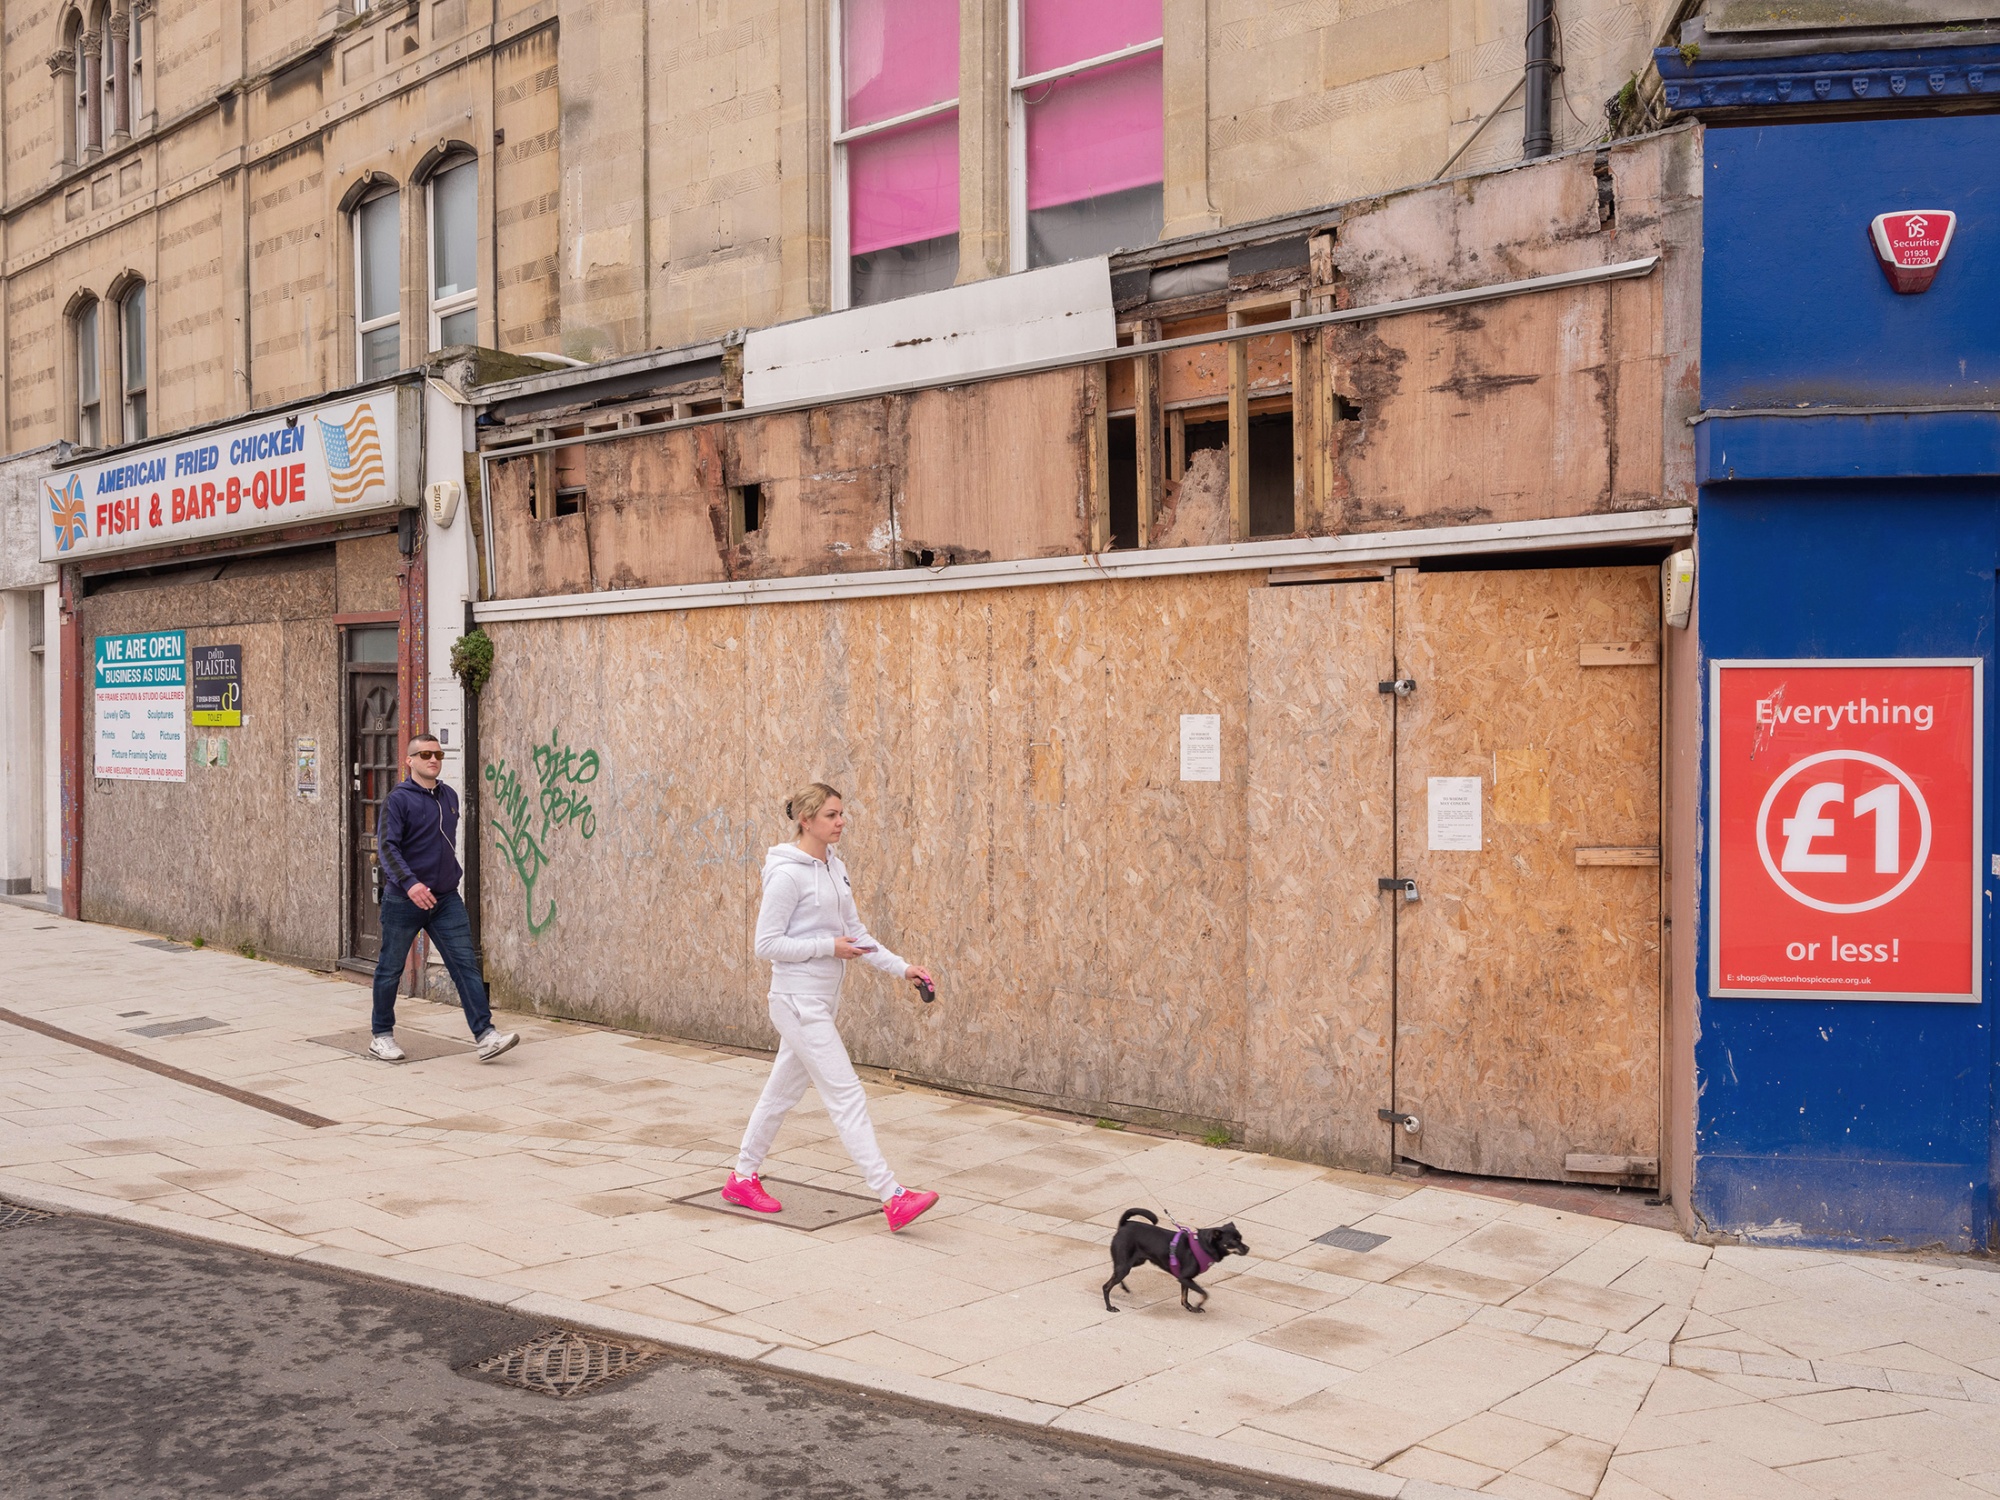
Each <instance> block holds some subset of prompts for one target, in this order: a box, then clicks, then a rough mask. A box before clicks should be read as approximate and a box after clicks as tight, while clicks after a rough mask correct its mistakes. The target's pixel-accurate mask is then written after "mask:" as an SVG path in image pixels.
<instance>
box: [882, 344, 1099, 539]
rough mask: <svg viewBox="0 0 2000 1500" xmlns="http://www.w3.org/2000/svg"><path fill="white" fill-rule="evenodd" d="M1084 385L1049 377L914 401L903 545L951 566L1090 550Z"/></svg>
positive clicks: (901, 511) (901, 518) (1082, 377)
mask: <svg viewBox="0 0 2000 1500" xmlns="http://www.w3.org/2000/svg"><path fill="white" fill-rule="evenodd" d="M1090 380H1091V375H1090V373H1089V372H1088V371H1086V370H1082V369H1076V370H1054V371H1050V372H1049V373H1047V374H1044V375H1028V376H1023V377H1021V378H1019V379H1014V380H999V381H987V382H984V383H982V384H978V385H970V386H954V387H951V388H949V389H946V390H936V391H920V392H918V393H917V394H915V395H913V396H911V397H910V398H909V416H908V433H909V439H908V448H907V458H906V467H905V478H904V487H903V493H902V496H901V498H900V499H899V501H898V503H897V507H896V516H897V527H896V529H897V531H898V532H899V533H900V535H901V538H902V545H903V546H904V547H905V548H906V549H910V550H915V551H930V552H933V553H935V554H936V556H937V558H938V560H939V561H946V560H949V561H952V562H986V561H999V560H1004V559H1008V558H1019V557H1061V556H1064V555H1068V554H1074V553H1078V552H1083V551H1086V550H1088V547H1089V539H1090V471H1089V438H1088V428H1089V424H1090V394H1089V390H1090Z"/></svg>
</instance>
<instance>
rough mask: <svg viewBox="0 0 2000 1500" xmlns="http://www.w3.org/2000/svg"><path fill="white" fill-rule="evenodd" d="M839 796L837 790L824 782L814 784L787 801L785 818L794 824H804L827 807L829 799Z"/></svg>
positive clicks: (802, 789) (803, 788)
mask: <svg viewBox="0 0 2000 1500" xmlns="http://www.w3.org/2000/svg"><path fill="white" fill-rule="evenodd" d="M838 796H840V792H839V790H838V789H837V788H835V787H830V786H828V785H827V784H826V783H825V782H824V781H815V782H812V783H810V784H809V785H807V786H803V787H801V788H799V790H797V791H796V792H793V793H792V795H791V796H789V797H787V798H786V799H785V816H786V817H788V818H790V819H791V820H792V821H793V822H794V823H800V824H802V823H804V822H805V820H806V819H807V818H810V817H814V816H816V815H817V814H818V812H819V810H820V809H821V808H822V807H825V806H826V799H827V798H829V797H838Z"/></svg>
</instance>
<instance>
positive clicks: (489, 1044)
mask: <svg viewBox="0 0 2000 1500" xmlns="http://www.w3.org/2000/svg"><path fill="white" fill-rule="evenodd" d="M520 1040H521V1038H520V1037H519V1035H517V1034H516V1033H514V1032H511V1031H496V1030H495V1029H494V1028H493V1027H491V1026H489V1027H487V1028H486V1035H484V1036H482V1037H481V1038H480V1039H479V1060H480V1061H481V1062H492V1061H493V1059H494V1058H496V1057H498V1056H499V1055H500V1054H501V1053H503V1052H505V1051H506V1050H507V1049H508V1048H509V1047H512V1046H514V1045H515V1044H516V1043H518V1042H519V1041H520Z"/></svg>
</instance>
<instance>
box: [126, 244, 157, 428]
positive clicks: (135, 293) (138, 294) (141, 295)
mask: <svg viewBox="0 0 2000 1500" xmlns="http://www.w3.org/2000/svg"><path fill="white" fill-rule="evenodd" d="M135 302H136V303H137V304H138V305H139V306H138V312H139V347H138V353H139V381H138V384H136V385H134V384H133V382H132V305H133V303H135ZM146 324H147V306H146V283H145V282H143V281H135V282H133V283H132V284H131V285H130V286H128V287H127V288H126V289H125V290H124V292H123V293H122V294H120V296H119V298H118V383H119V395H120V399H119V439H120V441H122V442H127V443H136V442H143V441H144V440H145V439H146V438H148V437H150V436H151V435H152V426H151V418H152V408H151V404H150V402H149V401H148V399H147V391H148V378H147V377H148V372H149V371H150V370H151V368H152V363H153V361H152V357H151V350H150V348H149V347H148V345H147V337H148V333H149V330H148V328H147V326H146ZM135 406H136V408H137V412H138V420H137V421H136V422H135V421H134V420H133V411H134V408H135Z"/></svg>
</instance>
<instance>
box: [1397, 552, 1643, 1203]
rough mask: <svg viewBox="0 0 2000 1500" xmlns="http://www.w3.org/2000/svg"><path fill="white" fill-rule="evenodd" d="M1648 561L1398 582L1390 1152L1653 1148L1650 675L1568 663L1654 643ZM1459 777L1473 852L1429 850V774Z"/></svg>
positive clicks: (1481, 1158) (1536, 1168) (1436, 1154)
mask: <svg viewBox="0 0 2000 1500" xmlns="http://www.w3.org/2000/svg"><path fill="white" fill-rule="evenodd" d="M1657 590H1658V584H1657V580H1656V578H1655V575H1654V573H1653V570H1652V569H1650V568H1577V569H1547V570H1527V571H1521V572H1505V573H1418V572H1416V571H1415V570H1412V569H1403V570H1399V571H1398V573H1397V575H1396V656H1397V668H1398V673H1399V675H1401V676H1406V677H1413V678H1415V679H1416V684H1417V687H1416V691H1415V692H1414V693H1413V694H1411V695H1410V696H1409V697H1408V698H1405V699H1403V700H1401V701H1400V703H1399V705H1398V709H1397V744H1396V796H1397V818H1398V833H1397V837H1398V844H1399V847H1398V859H1399V868H1398V871H1397V873H1398V874H1400V875H1404V876H1409V877H1413V878H1414V879H1415V880H1416V882H1417V886H1418V890H1419V892H1420V894H1421V896H1422V899H1421V901H1419V902H1416V903H1404V902H1399V903H1397V906H1398V916H1397V924H1398V925H1397V938H1396V940H1397V980H1396V1049H1397V1050H1396V1103H1397V1106H1398V1107H1399V1108H1401V1109H1403V1110H1405V1111H1407V1112H1409V1113H1412V1114H1415V1115H1417V1116H1418V1117H1419V1118H1420V1119H1421V1120H1422V1121H1423V1129H1422V1131H1421V1133H1420V1134H1418V1135H1417V1136H1415V1137H1406V1138H1404V1139H1405V1140H1406V1141H1407V1144H1403V1145H1401V1146H1400V1147H1399V1149H1400V1150H1401V1151H1402V1152H1403V1154H1405V1155H1407V1156H1411V1157H1414V1158H1415V1159H1417V1160H1419V1161H1424V1162H1428V1163H1430V1164H1431V1165H1433V1166H1438V1167H1443V1168H1448V1169H1450V1170H1454V1171H1463V1172H1480V1173H1492V1174H1497V1175H1501V1176H1509V1177H1539V1178H1550V1179H1560V1178H1561V1177H1562V1176H1563V1172H1564V1167H1563V1163H1564V1160H1565V1158H1566V1157H1568V1156H1569V1155H1570V1154H1572V1153H1577V1152H1582V1153H1592V1154H1600V1155H1614V1156H1641V1157H1644V1156H1657V1155H1658V1154H1659V1101H1660V1071H1659V1017H1660V1010H1659V1005H1660V1002H1659V943H1660V925H1659V871H1658V869H1657V868H1656V867H1648V866H1640V865H1623V866H1607V865H1579V863H1578V861H1577V856H1576V851H1577V850H1578V849H1579V848H1586V847H1588V848H1604V847H1623V848H1647V847H1656V846H1657V845H1658V843H1659V676H1658V670H1657V668H1654V667H1650V666H1635V667H1625V668H1620V669H1618V670H1615V671H1606V670H1601V669H1591V668H1586V667H1583V666H1581V665H1580V664H1579V661H1578V658H1579V655H1580V650H1579V648H1580V647H1581V645H1582V644H1583V643H1584V642H1587V641H1604V640H1622V641H1636V640H1642V639H1648V638H1652V637H1655V636H1656V635H1657V632H1658V629H1659V623H1658V618H1657V603H1656V599H1657ZM1434 776H1453V777H1476V778H1478V779H1479V782H1480V786H1481V798H1482V809H1483V810H1482V833H1483V838H1484V847H1483V848H1482V849H1480V850H1479V851H1478V852H1470V851H1467V852H1455V851H1433V850H1432V849H1430V848H1429V820H1428V799H1427V786H1428V780H1429V778H1431V777H1434Z"/></svg>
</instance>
